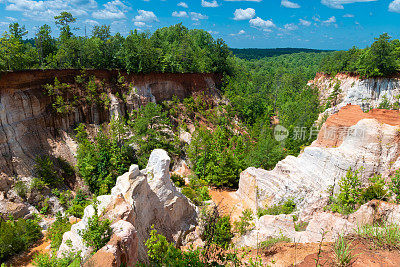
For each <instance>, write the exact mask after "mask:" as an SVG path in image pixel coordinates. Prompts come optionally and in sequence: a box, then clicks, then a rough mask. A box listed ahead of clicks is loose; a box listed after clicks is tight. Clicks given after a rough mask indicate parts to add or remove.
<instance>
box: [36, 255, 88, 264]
mask: <svg viewBox="0 0 400 267" xmlns="http://www.w3.org/2000/svg"><path fill="white" fill-rule="evenodd" d="M32 264H33V266H36V267H79V266H81V259H80V257H79V253H76V254H70V255H67V256H65V257H62V258H58V257H57V256H56V255H53V254H44V253H39V254H36V255H35V256H34V257H33V261H32Z"/></svg>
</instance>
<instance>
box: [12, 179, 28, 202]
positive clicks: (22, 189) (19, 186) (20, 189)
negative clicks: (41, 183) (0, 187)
mask: <svg viewBox="0 0 400 267" xmlns="http://www.w3.org/2000/svg"><path fill="white" fill-rule="evenodd" d="M14 190H15V192H16V193H17V195H18V196H20V197H21V198H26V193H27V192H28V187H27V186H26V184H25V183H24V182H22V181H18V182H16V183H15V184H14Z"/></svg>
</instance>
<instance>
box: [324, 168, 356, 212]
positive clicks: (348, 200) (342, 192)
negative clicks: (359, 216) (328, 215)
mask: <svg viewBox="0 0 400 267" xmlns="http://www.w3.org/2000/svg"><path fill="white" fill-rule="evenodd" d="M358 173H359V171H358V170H357V171H354V172H352V171H351V169H349V170H348V171H347V173H346V176H344V177H343V178H342V179H341V180H340V182H339V187H340V189H339V192H338V193H337V194H336V196H334V197H333V196H332V197H330V201H329V206H328V207H329V208H330V209H331V210H332V211H333V212H339V213H341V214H350V213H352V212H354V211H355V209H356V206H357V205H359V204H360V203H361V202H362V192H363V190H362V188H361V182H360V179H359V177H358Z"/></svg>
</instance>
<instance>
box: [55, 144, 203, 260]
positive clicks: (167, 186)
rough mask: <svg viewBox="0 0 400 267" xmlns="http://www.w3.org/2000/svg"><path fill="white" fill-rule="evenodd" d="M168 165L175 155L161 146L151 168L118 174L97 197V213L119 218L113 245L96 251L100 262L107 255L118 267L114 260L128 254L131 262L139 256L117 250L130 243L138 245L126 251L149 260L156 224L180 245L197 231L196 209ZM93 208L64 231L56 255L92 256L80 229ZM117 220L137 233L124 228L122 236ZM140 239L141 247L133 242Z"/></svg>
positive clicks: (93, 210)
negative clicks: (78, 253)
mask: <svg viewBox="0 0 400 267" xmlns="http://www.w3.org/2000/svg"><path fill="white" fill-rule="evenodd" d="M169 164H170V158H169V157H168V155H167V153H166V152H165V151H164V150H161V149H156V150H154V151H153V152H152V153H151V155H150V158H149V162H148V165H147V167H146V169H144V170H141V171H139V168H138V166H137V165H132V166H131V168H130V170H129V172H127V173H125V174H124V175H122V176H120V177H118V179H117V182H116V185H115V187H113V188H112V190H111V195H103V196H99V197H97V200H98V201H99V204H98V214H99V215H102V216H103V217H104V218H108V219H110V220H112V221H113V222H114V223H113V229H114V231H113V237H112V239H111V241H110V242H111V243H110V242H109V243H108V244H107V246H106V247H104V248H102V249H101V250H100V251H99V252H97V253H96V254H95V256H94V258H92V259H91V260H93V261H99V260H101V259H103V258H107V259H108V260H107V262H113V264H112V265H110V266H115V265H114V263H115V264H118V263H119V262H124V261H122V260H120V259H121V258H124V259H126V260H125V262H126V263H127V262H128V261H129V260H128V259H131V258H132V259H133V258H135V257H136V256H135V255H130V254H129V255H128V254H126V253H125V254H124V253H122V252H121V251H120V250H121V249H117V250H115V248H123V249H122V250H124V248H125V247H132V246H134V247H135V246H137V247H135V248H136V249H135V250H134V251H132V250H131V249H127V250H126V251H130V253H136V254H137V258H138V259H139V260H141V261H146V260H147V249H146V247H145V245H144V242H145V241H146V240H147V239H148V238H149V233H150V229H151V227H152V226H153V225H154V228H155V229H157V231H158V232H159V233H161V234H163V235H164V236H165V237H166V238H167V239H168V240H169V241H170V242H175V243H176V244H177V245H178V246H179V245H181V243H182V241H183V240H184V238H185V236H186V235H187V234H188V233H189V232H190V231H193V230H194V228H195V225H196V224H197V222H196V218H197V210H196V207H195V206H194V205H193V204H192V203H191V202H190V201H189V200H188V199H187V198H186V197H185V196H184V195H182V194H181V193H180V192H179V191H178V190H177V189H176V187H175V186H174V185H173V183H172V182H171V180H170V174H169ZM94 212H95V209H94V208H93V206H88V207H86V209H85V213H84V217H83V219H82V221H80V222H78V223H77V224H74V225H73V226H72V228H71V231H69V232H67V233H65V234H64V236H63V242H62V244H61V246H60V249H59V251H58V254H57V255H58V256H59V257H62V256H63V255H65V254H66V253H68V252H70V251H81V255H82V257H83V258H87V257H88V255H89V254H90V252H91V250H90V248H88V247H87V246H85V244H84V242H83V240H82V238H81V236H80V235H79V230H82V229H84V228H85V227H86V226H87V222H88V219H89V218H90V217H91V216H92V215H93V214H94ZM118 223H119V224H123V225H127V226H128V228H129V229H130V228H132V227H134V229H135V231H133V230H132V231H128V232H126V231H123V232H122V233H123V235H122V236H121V235H119V236H118V231H117V230H118V229H119V228H118V227H117V226H116V224H118ZM130 225H131V226H130ZM133 236H135V237H133ZM135 238H136V240H137V244H136V245H134V244H133V243H132V242H133V241H132V239H135ZM67 240H70V241H67ZM124 240H126V242H125V241H124ZM121 242H122V243H121ZM118 255H125V256H123V257H122V256H118ZM113 259H116V260H113ZM103 266H105V265H103ZM117 266H119V265H117ZM127 266H131V265H129V264H128V265H127Z"/></svg>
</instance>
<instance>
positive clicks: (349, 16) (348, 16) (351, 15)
mask: <svg viewBox="0 0 400 267" xmlns="http://www.w3.org/2000/svg"><path fill="white" fill-rule="evenodd" d="M343 18H354V15H353V14H344V15H343Z"/></svg>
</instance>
